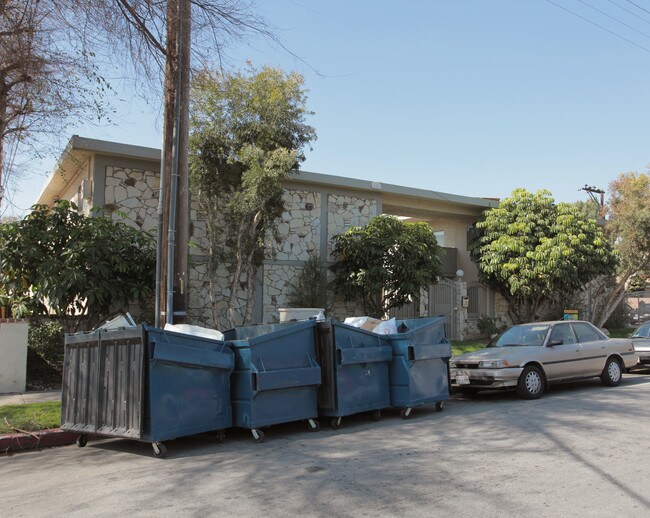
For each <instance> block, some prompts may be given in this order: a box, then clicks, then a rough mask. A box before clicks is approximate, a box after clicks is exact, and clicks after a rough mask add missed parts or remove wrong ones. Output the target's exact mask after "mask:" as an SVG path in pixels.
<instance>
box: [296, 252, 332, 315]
mask: <svg viewBox="0 0 650 518" xmlns="http://www.w3.org/2000/svg"><path fill="white" fill-rule="evenodd" d="M295 281H296V283H295V284H292V283H290V284H289V285H290V290H289V293H288V298H287V302H288V303H289V306H290V307H292V308H323V309H325V310H326V311H327V310H328V309H329V305H330V297H329V288H328V285H327V272H326V271H325V268H324V267H323V265H322V263H321V260H320V259H319V258H318V257H317V256H316V255H314V254H312V253H310V254H309V260H308V261H307V262H306V263H305V265H304V266H303V267H302V269H301V270H300V273H298V275H297V276H296V279H295Z"/></svg>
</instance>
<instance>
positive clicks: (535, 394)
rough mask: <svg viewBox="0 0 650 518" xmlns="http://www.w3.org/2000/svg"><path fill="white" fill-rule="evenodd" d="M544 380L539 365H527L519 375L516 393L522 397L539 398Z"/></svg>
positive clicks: (542, 390) (542, 391) (544, 383)
mask: <svg viewBox="0 0 650 518" xmlns="http://www.w3.org/2000/svg"><path fill="white" fill-rule="evenodd" d="M545 385H546V381H545V380H544V375H543V374H542V371H541V370H540V369H539V367H535V366H534V365H529V366H527V367H526V368H525V369H524V372H522V373H521V376H519V381H518V382H517V395H518V396H519V397H521V398H524V399H539V398H540V397H542V394H543V393H544V386H545Z"/></svg>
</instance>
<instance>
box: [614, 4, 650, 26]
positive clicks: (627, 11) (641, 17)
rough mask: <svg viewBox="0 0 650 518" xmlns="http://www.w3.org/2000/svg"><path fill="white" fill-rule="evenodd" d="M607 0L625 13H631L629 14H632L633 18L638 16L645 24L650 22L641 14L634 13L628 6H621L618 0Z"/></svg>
mask: <svg viewBox="0 0 650 518" xmlns="http://www.w3.org/2000/svg"><path fill="white" fill-rule="evenodd" d="M607 1H608V2H609V3H610V4H614V5H615V6H616V7H618V8H619V9H623V11H625V12H626V13H629V14H631V15H632V16H634V17H635V18H638V19H639V20H641V21H642V22H645V23H647V24H650V21H649V20H646V19H645V18H644V17H643V16H641V15H639V14H637V13H635V12H634V11H632V10H631V9H628V8H626V7H623V6H622V5H621V4H619V3H618V2H614V0H607Z"/></svg>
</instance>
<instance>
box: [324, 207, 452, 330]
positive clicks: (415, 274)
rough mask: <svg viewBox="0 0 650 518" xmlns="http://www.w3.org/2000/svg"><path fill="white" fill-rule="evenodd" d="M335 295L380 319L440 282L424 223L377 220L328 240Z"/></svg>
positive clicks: (435, 255) (428, 229)
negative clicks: (421, 291) (356, 303)
mask: <svg viewBox="0 0 650 518" xmlns="http://www.w3.org/2000/svg"><path fill="white" fill-rule="evenodd" d="M332 240H333V249H332V254H333V256H334V258H335V263H334V264H333V265H332V267H331V269H332V271H333V272H334V275H335V276H334V280H333V287H334V292H335V293H337V294H340V295H341V296H343V298H344V299H345V300H348V301H354V302H358V303H359V304H360V305H361V307H362V309H363V311H364V313H365V314H366V315H368V316H372V317H376V318H382V317H383V316H384V315H385V314H386V312H387V311H388V310H389V309H391V308H394V307H400V306H403V305H404V304H406V303H408V302H410V301H411V300H413V298H414V297H416V296H418V295H419V293H420V289H421V288H424V287H428V286H430V285H431V284H434V283H436V282H437V281H438V280H439V278H440V260H439V259H438V251H439V250H440V247H439V246H438V242H437V241H436V238H435V236H434V235H433V232H432V230H431V227H429V226H428V225H427V224H426V223H407V222H403V221H400V220H398V219H397V218H395V217H392V216H385V215H381V216H376V217H375V218H373V219H371V220H370V222H368V224H367V225H366V226H365V227H351V228H350V229H349V230H347V231H346V232H344V233H343V234H339V235H336V236H334V237H333V238H332Z"/></svg>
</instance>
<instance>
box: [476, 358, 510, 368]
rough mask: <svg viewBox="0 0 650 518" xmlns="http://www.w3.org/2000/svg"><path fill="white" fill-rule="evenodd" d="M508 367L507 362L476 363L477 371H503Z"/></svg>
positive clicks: (486, 361)
mask: <svg viewBox="0 0 650 518" xmlns="http://www.w3.org/2000/svg"><path fill="white" fill-rule="evenodd" d="M509 366H510V364H509V363H508V360H484V361H482V362H478V368H479V369H503V368H504V367H509Z"/></svg>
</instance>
